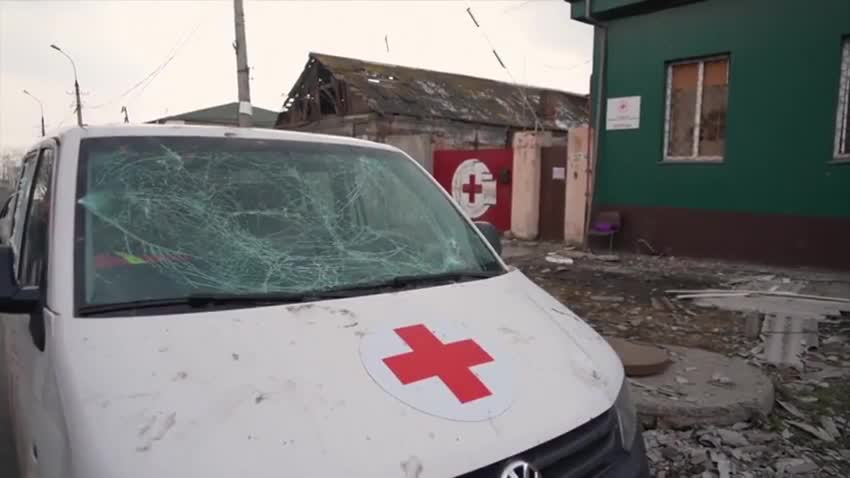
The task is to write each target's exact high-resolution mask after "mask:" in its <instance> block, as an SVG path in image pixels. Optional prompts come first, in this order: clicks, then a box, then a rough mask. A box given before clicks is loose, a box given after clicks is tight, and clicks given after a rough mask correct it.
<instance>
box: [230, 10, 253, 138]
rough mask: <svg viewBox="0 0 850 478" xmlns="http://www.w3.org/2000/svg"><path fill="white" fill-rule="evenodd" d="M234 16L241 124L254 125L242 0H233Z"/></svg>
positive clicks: (234, 44) (244, 125)
mask: <svg viewBox="0 0 850 478" xmlns="http://www.w3.org/2000/svg"><path fill="white" fill-rule="evenodd" d="M233 17H234V22H235V24H236V41H235V42H234V43H233V48H234V49H235V50H236V79H237V84H238V87H239V126H243V127H250V126H251V125H252V120H253V116H252V111H251V85H250V83H249V70H248V43H247V41H246V40H245V10H244V9H243V7H242V0H233Z"/></svg>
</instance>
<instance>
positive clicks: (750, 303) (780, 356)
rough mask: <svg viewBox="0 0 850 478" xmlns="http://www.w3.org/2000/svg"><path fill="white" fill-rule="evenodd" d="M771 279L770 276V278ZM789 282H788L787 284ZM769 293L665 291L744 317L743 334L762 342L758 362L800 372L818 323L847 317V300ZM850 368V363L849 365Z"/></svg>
mask: <svg viewBox="0 0 850 478" xmlns="http://www.w3.org/2000/svg"><path fill="white" fill-rule="evenodd" d="M770 277H772V276H770ZM788 283H790V280H789V281H788ZM776 289H777V286H775V285H774V286H772V287H771V288H770V289H768V290H741V289H726V290H723V289H701V290H668V291H666V292H667V294H671V295H673V296H674V297H675V298H676V299H677V300H678V301H684V300H689V301H693V303H694V305H696V306H699V307H713V308H719V309H724V310H730V311H736V312H742V313H744V314H746V325H745V334H746V335H747V336H748V337H749V338H758V337H760V338H761V340H762V345H761V346H760V348H759V350H758V352H759V356H758V357H757V359H758V360H762V361H764V362H765V363H768V364H771V365H777V366H790V367H793V368H796V369H798V370H801V369H802V368H803V366H804V365H803V357H804V354H805V353H806V352H808V351H811V350H814V349H817V348H818V347H819V345H820V344H819V341H818V327H819V324H821V323H837V322H839V321H840V317H841V316H842V315H848V314H850V299H845V298H842V297H829V296H821V295H811V294H801V293H797V292H789V291H779V290H776ZM848 365H850V364H848Z"/></svg>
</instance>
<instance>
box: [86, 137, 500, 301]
mask: <svg viewBox="0 0 850 478" xmlns="http://www.w3.org/2000/svg"><path fill="white" fill-rule="evenodd" d="M76 211H77V212H76V232H75V239H76V274H77V276H76V278H77V280H76V286H75V287H76V295H77V304H78V306H81V305H83V306H84V305H89V304H113V303H123V302H129V301H140V300H149V299H151V300H154V299H166V298H175V297H184V296H190V295H193V294H199V293H225V294H263V293H281V292H283V293H302V292H308V291H316V290H323V289H329V288H338V287H345V286H349V285H356V284H361V283H369V282H374V281H381V280H389V279H393V278H396V277H401V276H417V275H429V274H439V273H443V272H452V271H473V272H475V271H480V272H487V271H499V270H501V269H502V266H501V265H500V263H499V262H498V260H497V259H496V258H495V257H494V256H493V254H492V253H491V252H490V250H489V249H487V247H486V246H485V244H484V243H483V242H482V241H481V240H480V238H479V237H478V236H477V235H476V233H475V232H474V231H473V229H472V227H470V226H469V224H468V223H467V222H466V221H465V220H464V219H463V218H462V216H461V215H460V214H459V213H458V211H457V210H456V209H455V208H453V207H452V205H451V204H450V202H449V201H448V200H447V199H446V198H445V196H444V195H443V194H441V193H440V191H439V190H438V188H437V187H436V186H435V185H434V184H433V183H432V182H431V181H430V180H429V179H428V177H427V175H426V173H424V172H422V170H420V169H419V168H418V167H417V166H416V165H415V164H414V163H413V162H412V161H410V160H408V159H407V158H405V157H404V156H402V155H400V154H398V153H395V152H392V151H386V150H380V149H373V148H365V147H352V146H346V145H332V144H322V143H307V142H297V141H279V140H258V139H244V138H209V137H117V138H114V137H112V138H93V139H86V140H84V141H83V142H82V144H81V149H80V162H79V174H78V186H77V208H76Z"/></svg>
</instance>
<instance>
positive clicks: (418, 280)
mask: <svg viewBox="0 0 850 478" xmlns="http://www.w3.org/2000/svg"><path fill="white" fill-rule="evenodd" d="M503 273H504V271H451V272H438V273H436V274H420V275H405V276H396V277H393V278H391V279H387V280H380V281H374V282H363V283H359V284H353V285H349V286H341V287H334V288H331V289H322V290H318V291H316V292H314V294H318V295H321V296H322V298H343V297H354V296H358V295H365V294H368V293H380V292H384V291H389V290H400V289H409V288H413V287H416V286H427V285H434V284H444V283H448V282H466V281H471V280H477V279H487V278H489V277H494V276H497V275H501V274H503Z"/></svg>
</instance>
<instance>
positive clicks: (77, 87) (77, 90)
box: [50, 43, 83, 126]
mask: <svg viewBox="0 0 850 478" xmlns="http://www.w3.org/2000/svg"><path fill="white" fill-rule="evenodd" d="M50 48H53V49H54V50H56V51H58V52H59V53H61V54H63V55H65V58H67V59H68V61H70V62H71V68H73V69H74V94H75V95H76V97H77V124H78V125H79V126H82V125H83V107H82V105H81V104H80V83H79V82H78V81H77V65H76V64H74V59H73V58H71V56H70V55H68V54H67V53H65V52H64V51H62V49H61V48H59V47H58V46H56V45H55V44H53V43H51V44H50Z"/></svg>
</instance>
